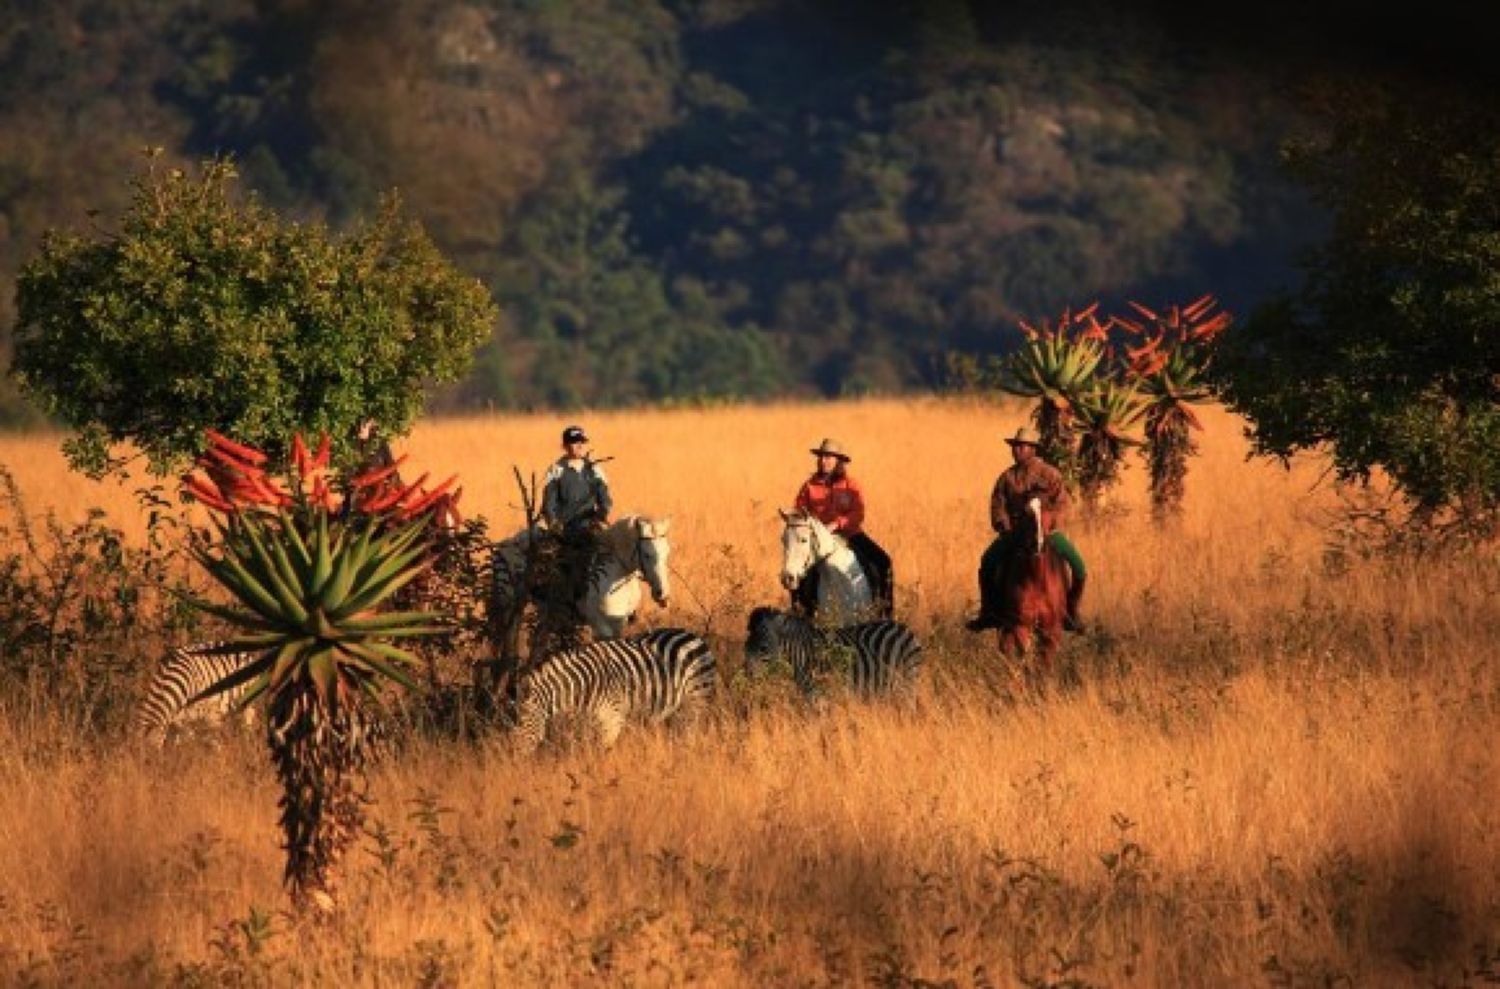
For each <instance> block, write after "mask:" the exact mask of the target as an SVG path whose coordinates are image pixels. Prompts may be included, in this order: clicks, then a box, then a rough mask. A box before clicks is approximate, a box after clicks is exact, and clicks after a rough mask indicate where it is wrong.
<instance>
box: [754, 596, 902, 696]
mask: <svg viewBox="0 0 1500 989" xmlns="http://www.w3.org/2000/svg"><path fill="white" fill-rule="evenodd" d="M748 632H749V636H748V638H747V639H746V641H745V665H746V667H747V668H753V667H755V666H757V665H760V664H764V663H769V662H771V661H773V660H775V659H777V658H779V657H782V656H785V657H786V658H787V659H788V660H789V661H790V662H791V664H792V677H793V679H794V680H796V682H797V686H798V687H799V688H800V689H801V690H802V693H803V694H805V695H807V696H809V697H810V696H812V695H813V694H815V693H816V684H815V681H814V677H815V676H816V674H817V673H818V672H820V671H826V670H827V669H828V667H829V665H830V664H829V660H830V659H831V654H833V653H835V652H837V651H839V650H846V651H847V653H848V654H851V655H849V660H850V661H849V679H850V684H851V685H852V686H853V687H854V689H855V691H856V692H857V693H859V694H860V695H862V696H865V697H870V696H873V695H875V694H878V693H886V692H889V691H891V690H892V689H894V688H896V687H898V686H899V687H905V686H909V685H910V684H911V683H912V682H914V681H915V680H916V677H917V673H918V672H919V671H920V669H921V665H922V645H921V643H920V642H918V641H917V637H916V635H915V634H913V632H912V630H911V629H910V628H907V627H906V626H905V625H903V624H902V623H901V622H896V621H889V620H886V621H874V622H862V623H860V624H858V625H846V626H844V627H842V628H835V629H832V630H828V631H824V630H822V629H820V628H818V627H817V626H815V625H814V624H813V623H812V622H810V621H808V620H807V619H806V618H803V617H801V616H800V615H794V614H791V613H790V612H785V611H780V610H778V609H776V608H756V609H755V610H754V611H752V612H751V613H750V621H749V625H748Z"/></svg>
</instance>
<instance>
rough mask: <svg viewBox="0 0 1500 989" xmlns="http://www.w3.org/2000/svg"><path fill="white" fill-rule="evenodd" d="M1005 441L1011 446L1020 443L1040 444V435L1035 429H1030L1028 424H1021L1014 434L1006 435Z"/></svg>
mask: <svg viewBox="0 0 1500 989" xmlns="http://www.w3.org/2000/svg"><path fill="white" fill-rule="evenodd" d="M1005 442H1007V443H1009V444H1010V445H1011V446H1018V445H1020V444H1022V443H1025V444H1028V445H1030V446H1041V445H1042V435H1041V434H1040V433H1038V432H1037V431H1036V430H1035V429H1032V428H1031V427H1030V426H1022V427H1021V428H1020V429H1018V430H1016V435H1014V436H1008V437H1006V439H1005Z"/></svg>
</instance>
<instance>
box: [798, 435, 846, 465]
mask: <svg viewBox="0 0 1500 989" xmlns="http://www.w3.org/2000/svg"><path fill="white" fill-rule="evenodd" d="M807 452H808V453H810V454H812V455H813V456H815V457H838V458H839V459H840V460H842V461H843V462H844V463H848V462H849V460H850V457H849V454H847V453H845V452H844V444H842V443H840V442H839V441H838V440H835V439H825V440H823V442H822V443H819V444H818V445H817V446H816V447H814V448H813V449H811V450H808V451H807Z"/></svg>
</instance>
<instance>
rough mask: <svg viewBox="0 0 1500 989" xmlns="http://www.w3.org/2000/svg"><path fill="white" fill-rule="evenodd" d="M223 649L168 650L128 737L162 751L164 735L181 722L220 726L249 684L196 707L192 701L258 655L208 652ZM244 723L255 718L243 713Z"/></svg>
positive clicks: (208, 645)
mask: <svg viewBox="0 0 1500 989" xmlns="http://www.w3.org/2000/svg"><path fill="white" fill-rule="evenodd" d="M224 645H225V643H223V642H198V643H194V644H193V645H190V646H178V647H177V648H175V649H173V650H172V652H171V655H169V656H168V657H167V659H166V661H165V662H163V663H162V664H161V666H160V667H159V668H158V669H157V671H156V673H155V675H153V676H152V678H151V683H150V684H149V685H148V686H147V688H146V694H145V696H144V697H142V698H141V700H140V703H139V704H137V705H136V709H135V715H134V717H133V718H132V719H131V735H132V736H133V737H135V738H138V739H141V740H143V741H148V742H150V743H152V744H153V745H154V746H155V747H157V748H161V747H162V746H164V745H166V743H167V736H168V734H170V733H171V731H172V730H173V729H175V728H179V727H181V726H182V725H183V724H184V723H186V722H189V721H192V722H198V723H199V724H203V725H208V726H213V727H217V726H219V725H222V724H223V723H224V721H225V719H226V718H228V716H229V715H230V714H231V713H233V711H234V707H235V705H236V704H237V703H238V702H239V699H240V698H241V697H243V696H244V694H245V691H246V689H248V687H249V686H250V684H249V683H248V682H247V683H242V684H240V685H239V686H236V687H231V688H229V689H228V690H225V691H222V692H221V693H217V694H214V695H213V696H212V697H205V698H204V699H203V700H201V701H199V702H197V703H196V704H195V703H193V698H194V697H197V696H198V695H199V694H200V693H202V692H203V691H205V690H207V689H208V688H209V687H212V686H213V685H214V684H216V683H218V682H219V681H220V680H222V679H224V678H225V677H227V676H229V674H231V673H233V672H235V671H236V670H238V669H240V668H241V667H243V666H244V665H245V664H246V663H248V662H250V661H251V660H253V659H255V658H256V656H258V655H259V653H255V652H229V653H215V652H214V651H213V650H216V649H221V648H223V647H224ZM243 717H244V721H245V724H247V725H249V724H252V723H254V721H255V712H254V711H253V710H252V709H250V708H246V709H245V711H244V713H243Z"/></svg>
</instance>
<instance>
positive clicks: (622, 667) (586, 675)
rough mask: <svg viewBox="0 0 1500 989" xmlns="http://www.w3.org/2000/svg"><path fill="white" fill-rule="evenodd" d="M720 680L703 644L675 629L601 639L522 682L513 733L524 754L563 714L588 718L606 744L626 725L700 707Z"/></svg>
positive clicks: (558, 658)
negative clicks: (595, 725)
mask: <svg viewBox="0 0 1500 989" xmlns="http://www.w3.org/2000/svg"><path fill="white" fill-rule="evenodd" d="M717 682H718V669H717V666H716V664H715V661H714V656H713V653H712V652H711V651H710V650H709V648H708V644H707V643H705V642H704V641H703V640H702V639H701V638H699V637H698V636H697V635H695V634H694V633H692V632H689V631H687V630H685V629H679V628H667V629H657V630H655V631H652V632H646V633H643V634H641V635H637V636H632V637H630V638H626V639H606V640H602V641H598V642H592V643H589V644H588V645H586V646H583V647H581V648H579V649H570V650H566V651H564V652H560V653H556V654H554V655H552V656H550V657H548V658H547V659H546V660H544V661H543V662H541V663H540V664H538V665H537V666H535V667H533V668H532V669H531V670H528V671H527V672H526V674H525V675H524V676H523V678H522V681H521V684H520V708H519V712H518V717H517V725H516V730H517V733H518V735H519V737H520V739H521V741H522V742H523V743H524V744H525V745H526V746H527V747H529V748H535V747H536V746H538V745H540V744H541V742H542V740H543V739H544V738H545V737H546V734H547V727H548V725H549V724H550V723H551V722H552V721H553V720H554V719H555V718H557V717H559V716H562V715H567V714H583V715H588V716H591V717H593V718H594V719H595V721H596V722H598V724H599V727H600V731H601V735H602V736H603V740H604V741H605V743H606V744H608V743H610V742H612V741H613V740H614V736H616V735H618V733H619V729H620V727H621V725H622V724H623V722H624V721H625V720H627V719H629V720H637V721H648V722H660V721H665V720H667V719H668V718H671V717H672V716H673V715H675V714H677V712H678V711H679V710H680V709H683V708H684V707H696V706H698V705H700V704H703V703H706V701H707V700H708V698H709V696H710V695H711V694H712V693H713V690H714V687H715V685H716V684H717Z"/></svg>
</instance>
